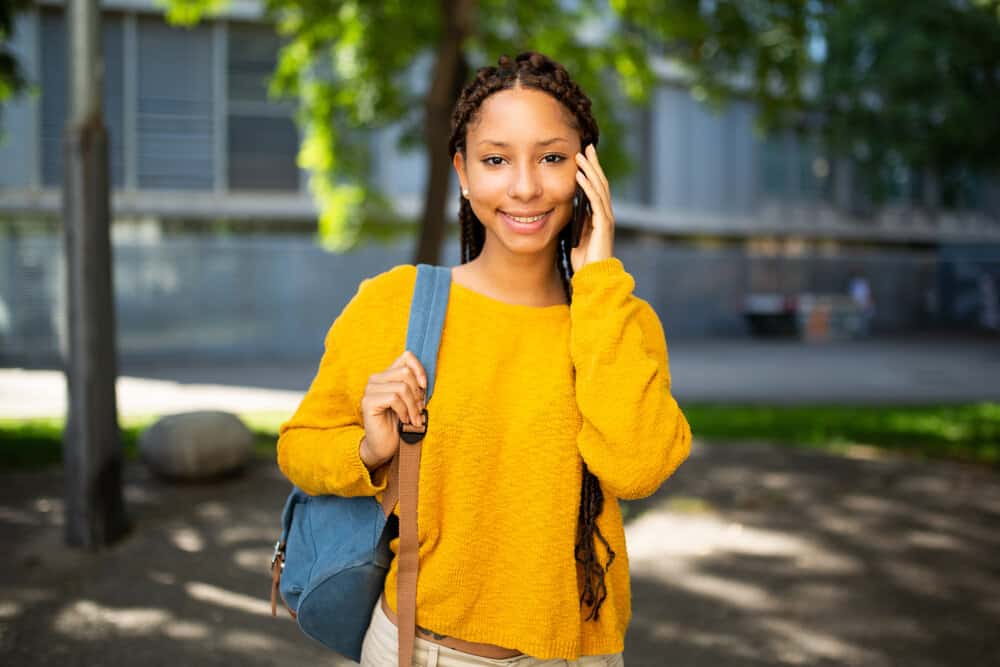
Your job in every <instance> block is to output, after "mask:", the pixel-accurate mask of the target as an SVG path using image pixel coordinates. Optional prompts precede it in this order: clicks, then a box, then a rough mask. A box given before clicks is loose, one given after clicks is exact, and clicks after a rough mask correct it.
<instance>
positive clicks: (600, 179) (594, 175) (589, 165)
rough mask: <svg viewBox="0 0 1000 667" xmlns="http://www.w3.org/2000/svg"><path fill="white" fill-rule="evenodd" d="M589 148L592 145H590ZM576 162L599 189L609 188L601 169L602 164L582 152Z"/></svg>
mask: <svg viewBox="0 0 1000 667" xmlns="http://www.w3.org/2000/svg"><path fill="white" fill-rule="evenodd" d="M588 148H590V147H589V146H588ZM576 163H577V165H578V166H579V167H580V169H581V170H582V171H583V172H584V174H586V176H587V178H588V179H589V180H590V181H591V182H592V183H593V184H594V185H595V187H596V189H597V190H598V191H604V190H607V189H608V184H607V181H606V180H605V179H604V176H603V175H602V174H601V172H600V171H599V169H600V166H599V165H597V164H596V162H595V160H592V159H590V158H588V156H586V155H583V154H581V153H577V156H576Z"/></svg>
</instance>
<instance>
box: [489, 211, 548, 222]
mask: <svg viewBox="0 0 1000 667" xmlns="http://www.w3.org/2000/svg"><path fill="white" fill-rule="evenodd" d="M551 212H552V209H549V210H548V211H542V212H540V213H509V212H507V211H503V210H501V211H500V213H502V214H503V215H505V216H507V217H508V218H510V219H511V220H513V221H514V222H518V223H521V224H523V225H530V224H531V223H533V222H537V221H539V220H541V219H542V218H544V217H545V216H547V215H548V214H549V213H551Z"/></svg>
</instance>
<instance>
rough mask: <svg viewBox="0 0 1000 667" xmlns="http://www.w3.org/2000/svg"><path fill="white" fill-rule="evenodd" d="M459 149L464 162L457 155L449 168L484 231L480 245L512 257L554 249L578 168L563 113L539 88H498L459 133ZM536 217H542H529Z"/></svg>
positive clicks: (575, 143)
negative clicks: (492, 246)
mask: <svg viewBox="0 0 1000 667" xmlns="http://www.w3.org/2000/svg"><path fill="white" fill-rule="evenodd" d="M465 146H466V155H465V157H464V159H463V156H462V154H461V153H456V154H455V159H454V166H455V170H456V172H458V177H459V181H460V183H461V187H462V188H463V189H468V190H469V195H468V199H469V203H470V204H471V205H472V210H473V212H474V213H475V214H476V217H477V218H479V220H480V221H481V222H482V223H483V225H484V226H485V227H486V242H487V243H493V242H500V243H501V244H502V245H503V246H505V247H506V248H507V249H508V250H510V251H511V252H515V253H539V252H542V251H545V250H547V249H549V247H550V246H552V247H553V248H554V246H555V243H556V239H557V238H558V235H559V232H560V231H561V230H562V228H563V227H565V226H566V224H567V223H568V222H569V220H570V216H571V215H572V212H573V195H574V193H575V191H576V187H577V184H576V172H577V170H578V169H579V167H578V166H577V164H576V159H575V155H576V154H577V153H578V152H579V151H580V133H579V131H578V130H576V129H575V128H574V127H573V126H572V125H571V124H570V119H569V111H568V110H567V109H566V108H565V107H564V106H563V105H562V103H560V102H559V101H557V100H556V99H555V98H554V97H552V96H551V95H549V94H548V93H545V92H542V91H540V90H535V89H533V88H510V89H506V90H501V91H500V92H497V93H494V94H492V95H490V96H489V97H487V98H486V100H485V101H484V102H483V103H482V105H481V106H480V107H479V114H478V118H477V122H475V123H470V124H469V125H468V126H467V128H466V137H465ZM538 215H543V216H544V217H543V218H542V219H540V220H537V221H533V220H531V219H532V218H534V217H536V216H538ZM510 216H516V217H517V218H521V221H517V220H514V219H512V218H511V217H510ZM524 218H528V219H529V220H528V221H525V220H524ZM491 236H492V237H493V239H492V240H491V239H490V237H491Z"/></svg>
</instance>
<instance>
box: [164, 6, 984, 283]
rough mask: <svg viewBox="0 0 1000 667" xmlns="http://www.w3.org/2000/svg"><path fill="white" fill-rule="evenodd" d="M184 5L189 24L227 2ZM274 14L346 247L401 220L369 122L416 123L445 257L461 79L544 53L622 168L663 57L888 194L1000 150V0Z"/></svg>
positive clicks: (308, 155) (175, 14)
mask: <svg viewBox="0 0 1000 667" xmlns="http://www.w3.org/2000/svg"><path fill="white" fill-rule="evenodd" d="M166 1H167V4H168V8H169V10H168V17H169V19H170V20H172V21H175V22H179V23H193V22H196V21H198V20H200V19H201V18H202V17H203V16H205V15H207V14H211V13H217V12H219V11H221V9H222V8H223V7H225V3H226V0H166ZM265 13H266V16H267V18H268V19H270V20H272V21H273V22H274V24H275V26H276V29H277V30H278V32H279V33H280V34H281V35H283V36H284V37H285V38H286V39H287V40H288V42H287V45H286V46H285V47H284V48H283V50H282V53H281V56H280V60H279V63H278V66H277V69H276V72H275V77H274V79H273V81H272V91H273V92H274V93H275V94H276V95H290V96H295V97H297V98H298V99H299V101H300V103H301V112H300V113H301V116H300V119H301V121H302V124H303V127H304V128H305V138H304V141H303V144H302V147H301V151H300V154H299V161H300V164H301V165H302V166H303V167H305V168H307V169H309V170H310V172H311V179H310V187H311V189H312V191H313V193H314V196H315V197H316V198H317V200H318V201H319V204H320V208H321V217H320V230H321V238H322V239H323V240H324V242H325V243H326V244H327V245H329V246H331V247H334V248H338V249H343V248H346V247H349V246H350V245H351V244H353V243H354V242H355V241H356V240H357V239H358V238H360V237H361V236H362V235H367V234H375V233H377V232H378V229H380V228H381V227H382V226H384V225H385V224H386V223H388V224H389V225H398V224H399V222H400V221H399V219H398V217H397V216H396V215H395V214H394V213H393V211H392V210H391V207H390V206H389V205H388V201H387V199H386V198H385V197H384V196H383V195H382V194H381V193H378V192H375V191H373V190H372V189H371V187H370V185H369V184H368V183H367V182H366V179H365V170H366V166H367V155H366V152H365V151H364V150H363V142H362V138H363V131H362V130H364V129H372V128H377V127H380V126H383V125H385V124H388V123H393V122H401V123H403V124H404V126H405V127H406V128H407V131H406V132H405V133H404V135H403V139H402V146H403V147H404V148H405V147H413V146H415V145H417V144H421V143H422V144H423V145H424V146H425V147H426V148H427V150H428V155H429V158H430V161H429V173H428V179H427V191H426V196H425V205H424V209H423V213H422V218H421V221H420V234H421V237H420V244H419V249H418V252H417V257H416V258H415V261H421V262H429V263H433V262H436V260H437V257H438V247H439V246H440V241H441V237H442V233H443V222H444V214H445V204H446V197H447V183H448V178H449V169H450V164H449V161H448V159H447V158H448V156H447V154H446V144H447V136H448V117H449V112H450V110H451V108H452V106H453V104H454V101H455V100H456V99H457V94H458V91H459V87H460V85H461V83H462V82H463V81H464V78H465V76H466V75H467V73H468V72H469V71H471V69H472V68H475V67H478V66H481V65H485V64H490V63H494V62H495V61H496V58H497V57H498V56H499V55H500V54H501V53H508V54H511V55H513V54H515V53H517V52H519V51H521V50H527V49H531V48H534V49H537V50H540V51H544V52H545V53H547V54H548V55H551V56H552V57H554V58H555V59H557V60H559V61H561V62H563V63H564V64H565V65H566V66H567V68H569V69H570V71H572V72H573V73H574V77H575V78H576V79H578V80H579V82H580V83H581V85H582V86H583V87H584V89H585V90H587V91H588V92H589V93H590V94H591V95H592V97H593V100H594V110H595V113H596V114H597V117H598V118H599V119H600V121H601V123H602V134H604V136H605V141H604V142H602V149H601V156H602V164H604V166H605V169H606V171H607V172H608V174H609V176H611V177H615V176H620V175H622V174H623V173H625V172H626V171H628V170H629V168H630V167H631V166H632V165H631V164H630V163H629V161H628V159H627V156H626V152H625V150H624V149H623V147H622V146H623V143H622V141H621V137H622V133H623V124H624V119H623V116H622V110H621V107H622V105H621V104H620V101H621V99H622V98H624V99H625V100H627V102H628V103H631V104H644V103H645V102H646V101H647V100H648V96H649V92H650V90H651V89H652V87H653V85H654V83H655V81H656V75H655V74H654V72H653V69H652V67H651V64H650V56H651V54H652V55H656V56H660V57H663V58H666V59H667V60H668V61H669V62H671V63H673V64H674V65H675V66H676V67H677V70H678V71H679V72H680V75H681V76H682V77H683V78H684V79H685V80H686V81H687V82H688V84H689V85H690V88H691V91H692V94H693V95H694V96H695V97H696V98H698V99H701V100H704V101H706V102H707V103H709V104H711V105H713V106H721V105H723V104H725V103H726V102H727V101H728V100H729V99H731V98H732V97H733V96H740V97H745V98H749V99H751V100H752V101H753V102H754V103H755V106H756V108H757V116H756V119H757V121H756V122H757V127H758V129H759V130H760V131H761V132H767V131H773V130H775V129H779V128H783V127H793V128H797V129H800V130H801V131H803V132H808V133H813V134H816V135H818V136H819V138H820V139H821V141H822V142H823V144H824V145H825V147H826V150H827V152H828V154H829V155H830V156H836V155H846V156H848V157H850V158H851V159H853V160H855V161H857V162H858V163H860V164H861V165H862V166H863V168H864V170H865V173H866V174H867V175H868V176H869V178H867V179H865V180H864V182H865V183H866V184H868V185H869V186H870V188H871V190H872V192H873V194H875V195H876V197H878V196H879V195H880V193H883V192H884V191H885V190H886V187H885V183H886V180H887V177H886V173H887V170H888V169H889V168H890V167H891V166H892V165H893V164H896V163H899V162H903V163H905V164H906V165H907V166H909V167H910V168H913V169H926V170H930V171H939V172H941V173H956V172H960V171H961V170H963V169H965V168H975V169H979V170H994V169H996V167H997V161H998V160H1000V151H996V150H992V148H993V147H995V146H996V145H998V142H997V138H998V137H997V134H998V132H1000V126H998V124H997V123H996V122H995V118H997V117H1000V116H998V113H997V112H998V108H997V105H998V104H1000V95H997V94H996V87H997V85H998V74H997V72H998V65H997V58H998V53H1000V49H998V48H997V44H998V35H1000V21H998V18H1000V0H964V1H963V0H957V1H955V0H927V1H926V2H922V3H910V2H906V1H905V0H891V1H888V2H884V3H868V2H861V0H757V1H754V2H746V1H745V0H710V1H704V0H701V1H699V0H610V4H607V5H605V4H604V3H600V2H598V1H597V0H579V1H578V2H576V3H568V2H563V3H560V2H553V1H552V0H545V1H539V2H530V3H529V2H515V3H509V2H506V1H501V0H438V2H426V1H420V0H411V1H410V2H405V3H404V2H400V1H399V0H385V1H383V2H359V1H357V0H267V2H266V5H265ZM418 56H419V57H422V56H430V57H431V59H432V67H431V81H430V86H429V88H428V93H427V95H426V97H420V95H419V94H418V93H415V92H414V91H413V90H412V87H411V86H409V85H408V82H407V81H405V80H404V79H403V77H404V75H405V69H406V67H407V66H408V65H409V64H410V63H411V62H413V60H414V58H415V57H418ZM619 92H620V93H621V94H620V95H619V94H616V93H619ZM928 93H929V94H930V95H931V96H933V99H931V98H930V97H928Z"/></svg>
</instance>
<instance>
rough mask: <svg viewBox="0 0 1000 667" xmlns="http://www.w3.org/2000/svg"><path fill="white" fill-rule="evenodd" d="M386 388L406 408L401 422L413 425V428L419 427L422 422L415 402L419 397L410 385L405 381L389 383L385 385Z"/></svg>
mask: <svg viewBox="0 0 1000 667" xmlns="http://www.w3.org/2000/svg"><path fill="white" fill-rule="evenodd" d="M386 386H387V387H388V388H390V389H391V390H392V392H393V393H394V394H396V396H398V397H399V400H401V401H402V402H403V404H404V405H405V406H406V411H405V414H406V419H404V420H403V421H405V422H407V423H409V424H413V425H414V426H420V425H421V422H422V421H423V418H422V417H423V416H422V414H421V412H420V407H419V406H418V405H417V401H418V400H420V399H419V395H418V394H417V392H416V391H414V389H413V387H412V386H411V385H410V383H408V382H405V381H402V382H390V383H387V385H386Z"/></svg>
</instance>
